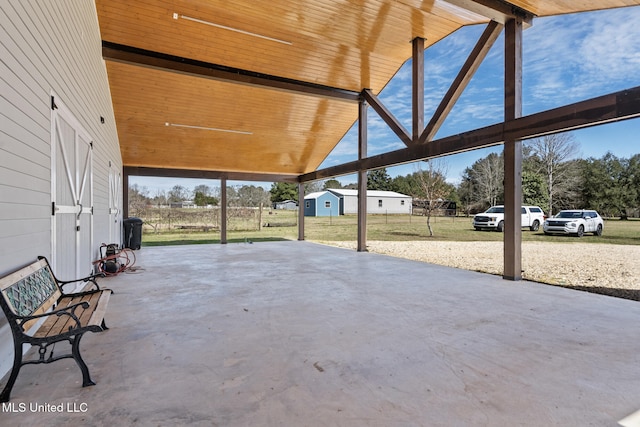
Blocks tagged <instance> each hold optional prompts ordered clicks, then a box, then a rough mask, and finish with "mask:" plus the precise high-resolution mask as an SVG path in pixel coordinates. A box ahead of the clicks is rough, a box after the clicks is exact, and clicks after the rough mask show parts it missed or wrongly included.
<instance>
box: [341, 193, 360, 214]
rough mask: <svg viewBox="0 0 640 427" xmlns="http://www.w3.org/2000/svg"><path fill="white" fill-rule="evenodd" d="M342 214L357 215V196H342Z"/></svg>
mask: <svg viewBox="0 0 640 427" xmlns="http://www.w3.org/2000/svg"><path fill="white" fill-rule="evenodd" d="M342 199H343V203H344V214H345V215H350V214H357V213H358V196H343V197H342Z"/></svg>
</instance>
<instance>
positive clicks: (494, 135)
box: [298, 86, 640, 182]
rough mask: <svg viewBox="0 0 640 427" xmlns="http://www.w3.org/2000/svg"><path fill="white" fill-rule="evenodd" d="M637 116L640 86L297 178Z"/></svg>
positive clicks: (412, 159)
mask: <svg viewBox="0 0 640 427" xmlns="http://www.w3.org/2000/svg"><path fill="white" fill-rule="evenodd" d="M634 118H640V86H637V87H634V88H631V89H626V90H622V91H620V92H614V93H610V94H608V95H604V96H599V97H597V98H591V99H587V100H585V101H580V102H577V103H575V104H570V105H565V106H563V107H558V108H554V109H552V110H547V111H542V112H540V113H534V114H531V115H528V116H524V117H520V118H516V119H513V120H507V121H505V122H502V123H497V124H494V125H490V126H486V127H483V128H479V129H475V130H471V131H468V132H463V133H460V134H457V135H451V136H447V137H445V138H440V139H437V140H435V141H432V142H431V143H429V144H416V145H413V146H411V147H408V148H403V149H400V150H396V151H391V152H388V153H383V154H378V155H375V156H371V157H367V158H364V159H360V160H356V161H352V162H348V163H344V164H342V165H337V166H331V167H329V168H325V169H320V170H317V171H314V172H310V173H306V174H303V175H300V176H299V177H298V179H299V180H300V181H301V182H307V181H314V180H318V179H324V178H333V177H335V176H340V175H348V174H352V173H356V172H358V171H359V170H362V169H378V168H383V167H389V166H395V165H399V164H403V163H410V162H415V161H417V160H423V159H429V158H433V157H439V156H444V155H447V154H454V153H461V152H464V151H470V150H474V149H477V148H484V147H490V146H493V145H498V144H502V143H503V142H504V140H505V139H509V138H510V139H529V138H537V137H540V136H544V135H549V134H553V133H558V132H566V131H570V130H574V129H582V128H586V127H590V126H597V125H602V124H605V123H613V122H617V121H621V120H628V119H634Z"/></svg>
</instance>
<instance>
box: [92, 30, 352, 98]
mask: <svg viewBox="0 0 640 427" xmlns="http://www.w3.org/2000/svg"><path fill="white" fill-rule="evenodd" d="M102 57H103V58H104V59H105V60H107V61H114V62H121V63H125V64H130V65H136V66H140V67H148V68H153V69H156V70H162V71H167V72H173V73H180V74H186V75H190V76H195V77H202V78H208V79H212V80H219V81H225V82H233V83H238V84H246V85H250V86H258V87H263V88H268V89H277V90H283V91H287V92H293V93H297V94H301V95H310V96H318V97H323V98H329V99H334V100H340V101H347V102H358V101H359V100H360V93H359V92H354V91H351V90H347V89H340V88H335V87H330V86H324V85H319V84H316V83H310V82H305V81H300V80H294V79H287V78H284V77H279V76H272V75H268V74H263V73H256V72H253V71H248V70H243V69H240V68H233V67H227V66H224V65H219V64H213V63H210V62H204V61H197V60H195V59H190V58H184V57H181V56H175V55H168V54H165V53H160V52H154V51H151V50H146V49H139V48H136V47H132V46H127V45H122V44H117V43H112V42H108V41H104V40H103V41H102Z"/></svg>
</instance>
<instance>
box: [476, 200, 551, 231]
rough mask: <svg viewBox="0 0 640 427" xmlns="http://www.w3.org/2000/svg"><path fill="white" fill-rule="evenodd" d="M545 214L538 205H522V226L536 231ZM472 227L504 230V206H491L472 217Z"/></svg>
mask: <svg viewBox="0 0 640 427" xmlns="http://www.w3.org/2000/svg"><path fill="white" fill-rule="evenodd" d="M544 220H545V215H544V212H543V211H542V209H540V208H539V207H538V206H523V207H522V227H523V228H524V227H529V230H531V231H538V229H539V228H540V225H541V224H542V223H543V222H544ZM473 227H474V228H475V229H476V230H483V229H489V230H497V231H502V230H504V206H502V205H499V206H491V207H490V208H489V209H487V210H486V211H485V212H483V213H480V214H477V215H476V216H474V217H473Z"/></svg>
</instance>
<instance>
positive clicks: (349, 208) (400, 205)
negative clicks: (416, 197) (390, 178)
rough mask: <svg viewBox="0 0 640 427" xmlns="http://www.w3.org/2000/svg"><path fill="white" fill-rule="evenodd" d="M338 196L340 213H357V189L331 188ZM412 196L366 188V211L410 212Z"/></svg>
mask: <svg viewBox="0 0 640 427" xmlns="http://www.w3.org/2000/svg"><path fill="white" fill-rule="evenodd" d="M328 191H330V192H332V193H333V194H335V195H336V196H338V197H339V198H340V215H350V214H357V213H358V190H351V189H346V188H332V189H329V190H328ZM411 206H412V198H411V196H407V195H406V194H401V193H396V192H395V191H381V190H367V213H369V214H411Z"/></svg>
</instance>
